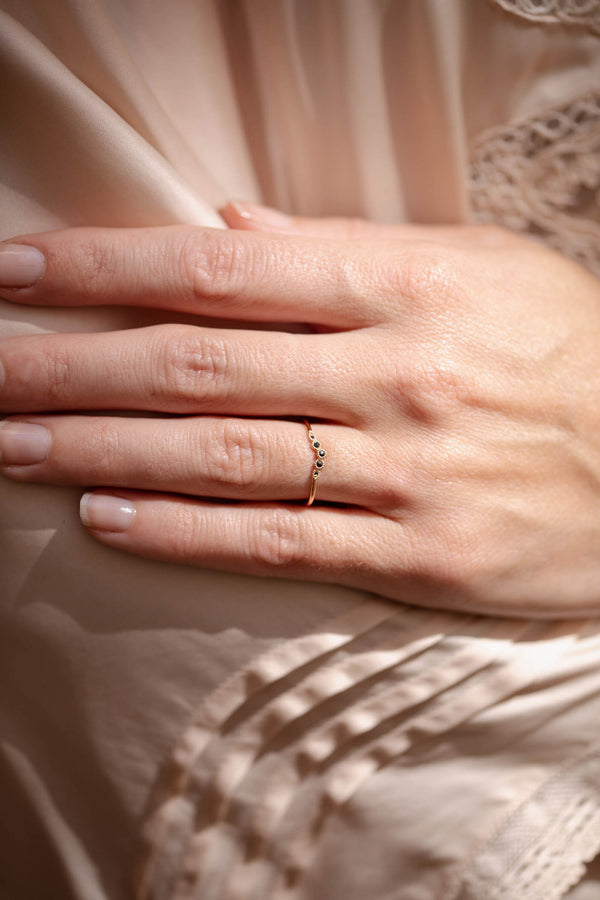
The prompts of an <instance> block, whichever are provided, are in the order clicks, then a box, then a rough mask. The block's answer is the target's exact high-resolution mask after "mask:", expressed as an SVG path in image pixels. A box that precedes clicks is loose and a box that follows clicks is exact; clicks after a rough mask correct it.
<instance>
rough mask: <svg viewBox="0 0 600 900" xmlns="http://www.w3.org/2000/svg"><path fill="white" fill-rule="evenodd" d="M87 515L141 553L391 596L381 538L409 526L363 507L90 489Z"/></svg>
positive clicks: (109, 538)
mask: <svg viewBox="0 0 600 900" xmlns="http://www.w3.org/2000/svg"><path fill="white" fill-rule="evenodd" d="M81 519H82V522H83V524H84V525H85V526H86V527H87V529H88V531H89V533H90V534H91V535H92V536H93V537H95V538H96V539H97V540H100V541H102V543H105V544H108V545H110V546H111V547H115V548H118V549H120V550H124V551H126V552H128V553H134V554H137V555H139V556H146V557H150V558H152V559H157V560H163V561H167V562H175V563H182V564H185V565H193V566H201V567H204V568H210V569H222V570H226V571H228V572H237V573H243V574H248V575H266V576H274V577H279V578H297V579H307V580H313V581H325V582H337V583H339V584H346V585H348V586H351V587H357V588H363V589H367V590H375V591H379V592H380V593H383V594H386V593H388V590H386V589H385V584H384V582H385V581H386V579H385V577H384V578H383V580H382V574H383V573H382V572H381V571H378V569H379V563H380V561H381V555H382V554H381V544H382V542H384V541H385V543H389V544H391V543H392V536H391V535H390V534H389V530H390V528H393V529H394V530H397V529H399V528H400V527H401V526H400V525H398V524H397V523H392V522H391V521H389V520H386V519H382V518H381V517H379V516H378V515H376V514H375V513H371V512H368V511H366V510H361V509H340V508H334V507H310V508H308V507H304V506H292V505H283V504H266V503H263V504H251V503H230V504H229V503H227V504H225V503H212V502H201V501H197V500H192V499H187V498H180V497H177V498H174V497H173V496H172V495H167V494H147V493H139V492H133V491H118V492H115V493H107V492H105V491H97V492H92V493H88V494H84V496H83V497H82V501H81ZM398 537H399V536H398V535H397V534H396V535H395V538H396V553H397V552H398V544H400V543H401V541H400V540H399V539H398ZM384 555H385V554H384ZM398 562H399V560H398V559H396V560H395V565H394V568H397V566H398Z"/></svg>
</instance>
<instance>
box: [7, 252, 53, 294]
mask: <svg viewBox="0 0 600 900" xmlns="http://www.w3.org/2000/svg"><path fill="white" fill-rule="evenodd" d="M45 267H46V257H45V256H44V254H43V253H42V251H41V250H38V248H37V247H30V246H29V244H0V287H11V288H23V287H31V286H32V285H34V284H36V282H38V281H39V280H40V278H41V277H42V275H43V274H44V269H45Z"/></svg>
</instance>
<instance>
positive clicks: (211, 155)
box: [0, 0, 600, 900]
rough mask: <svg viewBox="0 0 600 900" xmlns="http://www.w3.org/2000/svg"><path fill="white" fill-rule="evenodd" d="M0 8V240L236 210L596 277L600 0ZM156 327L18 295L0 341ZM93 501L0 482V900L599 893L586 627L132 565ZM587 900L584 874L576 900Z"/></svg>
mask: <svg viewBox="0 0 600 900" xmlns="http://www.w3.org/2000/svg"><path fill="white" fill-rule="evenodd" d="M0 10H1V11H0V142H1V147H2V152H1V154H0V171H1V175H2V177H1V179H0V180H1V185H0V229H1V233H0V237H3V238H8V237H10V236H13V235H16V234H19V233H23V232H27V231H33V230H42V229H46V228H55V227H59V226H63V225H74V224H95V225H112V226H136V225H159V224H169V223H179V222H187V223H192V224H194V223H195V224H209V225H220V224H221V222H220V219H219V217H218V215H217V214H216V213H215V212H214V210H215V208H216V207H218V206H219V205H220V204H222V203H223V202H225V201H226V200H227V199H228V198H230V197H243V198H245V199H248V200H261V201H264V202H267V203H270V204H272V205H274V206H277V207H280V208H282V209H286V210H291V211H295V212H301V213H305V214H309V215H322V214H342V215H361V216H365V217H369V218H373V219H376V220H381V221H397V220H411V221H420V222H463V221H468V220H479V221H497V222H501V223H504V224H507V225H509V227H513V228H516V229H519V230H523V231H529V232H531V233H533V234H537V235H539V236H541V237H542V238H543V239H544V240H546V241H548V242H549V243H551V244H553V245H554V246H557V247H559V248H560V249H562V250H563V251H564V252H567V253H570V254H571V255H573V256H574V257H575V258H577V259H579V260H581V261H582V262H583V263H584V264H586V265H588V266H589V267H590V268H591V269H592V270H593V271H595V272H596V273H598V274H600V212H599V209H600V206H599V203H598V198H599V196H600V163H599V160H600V154H599V152H598V151H599V150H600V2H598V0H585V2H582V0H579V2H578V0H535V2H534V0H222V2H218V0H214V2H211V0H177V2H176V3H171V4H166V3H157V2H153V0H52V2H49V0H0ZM161 315H162V314H161V313H160V312H158V313H157V312H155V311H153V312H148V313H146V312H144V311H141V310H126V309H123V310H119V309H98V310H72V309H71V310H60V309H47V310H35V309H33V308H19V307H18V306H14V305H11V304H8V303H2V304H1V305H0V334H2V335H7V334H16V333H25V332H33V331H40V330H57V331H61V330H70V331H73V330H79V331H86V330H103V329H114V328H121V327H132V326H135V325H137V324H141V323H143V324H146V323H149V322H155V321H160V320H161ZM164 318H165V316H163V319H164ZM79 494H80V492H79V491H78V490H67V489H61V488H54V487H41V486H37V485H31V486H29V485H18V484H12V483H9V482H6V481H2V482H1V483H0V529H1V531H0V601H1V612H0V797H1V798H2V803H1V804H0V898H1V900H31V898H33V897H45V896H48V897H53V898H61V900H75V898H77V900H121V898H125V897H131V896H135V897H137V898H153V900H167V898H170V900H174V898H176V900H183V898H186V900H187V898H201V900H251V898H252V900H255V898H256V900H266V898H270V897H273V898H277V900H279V898H286V900H338V898H339V900H384V898H385V900H391V898H394V900H396V898H398V900H501V898H502V900H504V898H510V900H538V898H542V897H543V898H544V900H558V898H560V897H563V896H565V895H566V893H567V892H568V891H569V889H570V888H571V887H572V886H573V885H575V884H576V883H577V882H579V881H580V879H581V877H582V875H583V873H584V867H585V864H586V862H587V861H589V860H591V859H592V858H593V857H594V856H595V855H597V854H598V853H599V852H600V799H599V798H600V726H599V725H598V722H599V721H600V628H599V625H600V622H599V621H564V622H554V623H552V622H550V623H549V622H543V621H537V622H530V621H527V620H522V621H517V620H500V619H493V618H489V619H487V618H480V617H476V616H461V615H452V614H448V613H436V612H434V611H427V610H423V611H421V610H415V609H410V608H408V607H403V606H402V605H401V604H394V603H391V602H387V601H385V600H381V599H379V598H376V597H374V596H370V595H368V594H364V593H359V592H356V591H350V590H347V589H344V588H341V587H334V586H314V585H307V584H300V583H291V582H278V581H266V580H265V581H263V580H259V579H252V578H242V577H238V576H234V575H230V574H225V573H211V572H206V571H202V570H194V569H186V568H183V567H177V566H167V565H165V564H159V563H153V562H149V561H144V560H141V559H137V558H134V557H129V556H126V555H124V554H120V553H118V552H115V551H112V550H110V549H108V548H106V547H104V546H101V545H99V544H97V543H95V542H94V541H93V540H91V539H90V538H89V537H88V536H87V535H86V534H85V532H84V531H83V529H82V528H81V526H80V525H79V521H78V517H77V503H78V498H79ZM131 879H133V880H134V882H135V889H133V888H131V886H130V885H131V883H132V881H131ZM599 895H600V884H599V883H598V882H597V881H594V875H593V869H590V871H589V873H588V875H587V877H586V879H585V880H584V881H583V882H581V884H580V885H579V887H578V888H576V889H575V890H574V891H573V893H572V894H571V895H570V896H572V897H573V898H575V897H577V898H578V900H584V898H585V900H591V898H597V897H598V896H599Z"/></svg>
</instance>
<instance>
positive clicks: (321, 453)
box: [304, 419, 327, 506]
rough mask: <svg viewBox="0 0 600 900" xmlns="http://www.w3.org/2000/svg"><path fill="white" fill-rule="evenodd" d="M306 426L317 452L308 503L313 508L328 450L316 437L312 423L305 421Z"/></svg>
mask: <svg viewBox="0 0 600 900" xmlns="http://www.w3.org/2000/svg"><path fill="white" fill-rule="evenodd" d="M304 424H305V425H306V427H307V428H308V439H309V441H310V444H311V447H312V448H313V450H314V451H315V464H314V466H313V472H312V475H311V479H310V493H309V495H308V500H307V501H306V505H307V506H312V505H313V502H314V499H315V495H316V493H317V482H318V481H319V475H320V473H321V472H322V471H323V468H324V467H325V457H326V456H327V450H324V449H323V447H322V446H321V441H320V440H318V439H317V437H316V436H315V433H314V431H313V430H312V427H311V424H310V422H308V421H307V420H306V419H304Z"/></svg>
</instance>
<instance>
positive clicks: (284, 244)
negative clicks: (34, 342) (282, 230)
mask: <svg viewBox="0 0 600 900" xmlns="http://www.w3.org/2000/svg"><path fill="white" fill-rule="evenodd" d="M374 243H375V242H374ZM19 247H21V248H23V249H22V251H20V250H19ZM32 248H35V249H37V250H38V251H41V254H42V256H41V257H38V256H37V254H36V252H35V249H32ZM374 252H375V247H372V248H371V250H370V251H369V248H368V246H366V245H365V244H364V242H358V241H355V242H353V241H348V242H341V241H337V240H335V239H329V240H328V239H325V238H322V237H320V238H316V237H312V236H310V237H309V236H304V235H276V234H265V233H255V232H249V231H235V230H226V229H218V228H200V227H192V226H168V227H163V228H71V229H66V230H61V231H52V232H45V233H41V234H35V235H27V236H24V237H21V238H18V239H17V240H16V241H14V242H12V243H4V244H0V284H3V285H7V286H8V289H7V288H0V290H2V295H3V296H4V297H5V298H6V299H10V300H16V301H17V302H19V303H26V304H31V305H46V306H98V305H119V306H144V307H158V308H161V309H171V310H177V311H180V312H185V313H193V314H196V315H201V316H208V317H217V318H220V319H223V318H224V319H229V318H231V319H236V320H240V319H242V320H246V321H257V322H288V323H292V322H300V323H306V324H311V325H316V326H327V327H333V328H341V329H347V328H356V327H360V326H362V325H365V324H376V322H377V318H378V315H377V310H378V309H379V310H381V309H382V306H381V304H378V303H377V285H376V284H374V283H373V276H372V273H373V272H375V271H377V266H374V265H373V254H374ZM20 253H21V258H22V259H23V260H25V265H21V269H20V270H19V254H20ZM36 258H38V259H39V262H40V269H39V272H37V271H36V270H35V261H36ZM41 263H43V265H41ZM11 270H12V271H11ZM11 276H12V278H11ZM36 276H37V277H36ZM19 277H20V279H21V281H19ZM24 278H25V279H28V280H29V281H30V282H32V283H30V284H22V282H23V279H24ZM379 317H381V315H380V314H379Z"/></svg>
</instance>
